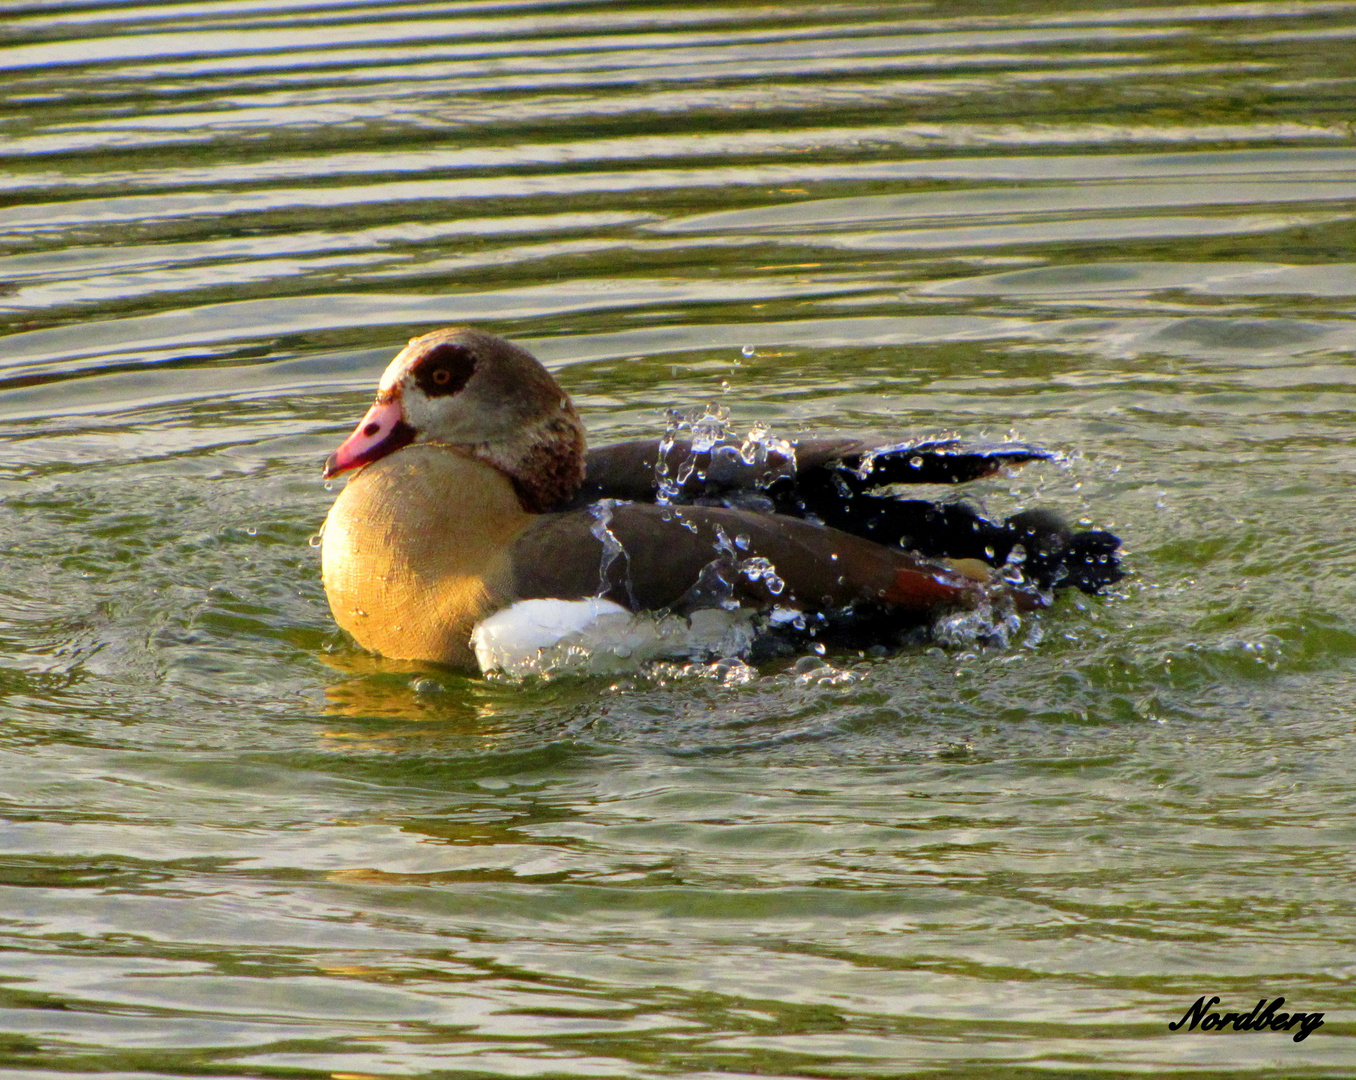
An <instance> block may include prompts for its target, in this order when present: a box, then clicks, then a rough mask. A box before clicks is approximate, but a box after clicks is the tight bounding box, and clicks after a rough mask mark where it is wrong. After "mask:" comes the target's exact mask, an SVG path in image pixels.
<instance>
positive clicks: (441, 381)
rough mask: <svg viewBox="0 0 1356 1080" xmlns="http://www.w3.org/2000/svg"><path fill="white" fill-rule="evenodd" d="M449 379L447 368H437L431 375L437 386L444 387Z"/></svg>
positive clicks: (450, 377) (450, 374) (449, 373)
mask: <svg viewBox="0 0 1356 1080" xmlns="http://www.w3.org/2000/svg"><path fill="white" fill-rule="evenodd" d="M451 379H452V372H450V371H448V370H447V368H438V370H437V371H435V372H434V373H433V381H434V382H436V383H437V384H438V385H439V386H446V385H447V384H448V383H449V382H450V381H451Z"/></svg>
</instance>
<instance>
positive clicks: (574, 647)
mask: <svg viewBox="0 0 1356 1080" xmlns="http://www.w3.org/2000/svg"><path fill="white" fill-rule="evenodd" d="M752 621H753V612H751V611H748V610H735V611H724V610H718V609H711V610H706V611H697V612H694V613H693V614H692V617H691V618H684V617H682V616H681V615H669V616H665V617H664V618H655V617H654V616H652V615H633V614H632V613H631V612H629V611H627V610H626V609H625V608H624V607H622V606H621V605H620V604H616V603H613V602H612V601H611V600H601V599H597V598H593V599H589V600H519V601H518V602H517V603H516V604H514V605H512V606H511V607H507V608H505V609H504V610H503V611H497V612H495V613H494V614H493V615H491V616H490V617H489V618H487V619H484V620H482V621H481V622H480V623H479V624H478V625H477V626H476V628H475V629H474V630H473V631H472V632H471V645H472V647H473V648H474V649H475V651H476V662H477V663H479V664H480V670H481V671H486V672H488V671H502V672H504V674H506V675H512V676H515V677H518V678H521V677H524V676H528V675H550V674H554V673H555V672H558V671H561V670H564V669H569V670H571V671H576V672H579V673H580V674H600V675H601V674H614V673H616V672H619V671H628V670H629V671H634V670H637V669H638V668H639V667H640V666H641V665H642V664H644V663H646V662H648V661H652V660H660V659H686V660H705V659H726V658H730V659H733V658H735V657H739V656H742V655H744V654H746V653H747V652H748V649H749V646H750V645H751V644H752V643H753V626H752Z"/></svg>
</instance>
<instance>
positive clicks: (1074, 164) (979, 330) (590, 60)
mask: <svg viewBox="0 0 1356 1080" xmlns="http://www.w3.org/2000/svg"><path fill="white" fill-rule="evenodd" d="M5 31H6V33H5V37H4V44H3V45H0V80H3V84H4V89H5V99H6V102H7V103H8V106H9V107H8V108H7V109H6V110H4V112H3V115H0V192H3V202H2V203H0V320H2V321H3V323H2V325H0V333H2V334H3V335H4V337H3V348H2V349H0V416H3V419H4V424H3V428H2V429H0V447H2V448H3V458H2V459H0V460H2V461H3V465H0V500H3V507H2V508H0V550H3V551H4V553H5V554H4V556H3V567H4V569H3V573H0V695H3V700H4V704H5V711H4V714H3V717H4V723H3V727H2V728H0V815H2V816H3V818H4V821H5V824H4V826H3V828H0V847H3V852H0V882H3V883H4V885H5V886H6V888H5V889H3V890H0V894H3V895H0V920H3V929H2V930H0V934H2V935H3V945H4V947H3V948H0V986H3V988H4V989H3V995H4V1011H3V1020H2V1021H0V1068H3V1069H5V1070H8V1071H10V1072H14V1073H15V1074H21V1075H36V1074H37V1073H39V1072H40V1071H44V1070H45V1071H52V1070H55V1071H60V1072H64V1073H94V1072H107V1071H117V1072H138V1073H155V1074H157V1075H166V1076H168V1075H188V1074H193V1075H227V1074H229V1075H270V1076H272V1075H279V1076H281V1075H293V1074H296V1075H307V1076H310V1075H317V1076H320V1075H333V1076H344V1075H348V1076H359V1075H373V1076H376V1075H395V1074H400V1075H412V1074H434V1073H439V1074H441V1073H452V1072H467V1073H475V1074H476V1075H500V1074H503V1075H515V1076H521V1075H545V1074H550V1075H564V1074H572V1075H578V1076H612V1075H625V1076H637V1077H641V1076H660V1075H666V1076H667V1075H674V1074H676V1073H681V1074H683V1075H697V1074H699V1073H700V1074H707V1073H711V1074H714V1073H716V1072H721V1073H731V1072H737V1073H743V1074H746V1075H760V1076H762V1075H767V1076H773V1075H776V1076H811V1075H813V1076H821V1075H827V1074H830V1073H832V1074H835V1075H853V1076H857V1075H862V1076H866V1075H877V1074H880V1075H884V1074H886V1073H889V1074H891V1075H894V1074H899V1073H903V1072H914V1071H918V1070H920V1069H924V1068H931V1069H933V1070H935V1071H942V1072H945V1073H946V1074H947V1075H955V1076H969V1075H975V1076H989V1075H992V1074H993V1071H994V1069H995V1067H997V1068H1000V1069H1001V1070H1004V1071H1005V1073H1012V1074H1013V1075H1018V1074H1019V1073H1020V1074H1021V1075H1038V1074H1047V1073H1053V1072H1055V1071H1057V1070H1058V1071H1060V1072H1061V1073H1062V1072H1065V1071H1067V1069H1069V1068H1073V1069H1075V1070H1077V1069H1078V1068H1080V1067H1085V1068H1086V1069H1087V1070H1096V1071H1101V1072H1116V1071H1138V1072H1145V1071H1147V1072H1150V1073H1153V1074H1154V1075H1178V1074H1185V1073H1187V1072H1192V1073H1193V1074H1195V1073H1198V1072H1199V1071H1200V1070H1201V1069H1202V1068H1206V1066H1205V1065H1203V1064H1202V1062H1206V1061H1208V1062H1209V1063H1210V1065H1211V1066H1213V1068H1214V1070H1215V1073H1217V1074H1219V1075H1230V1076H1235V1075H1242V1074H1244V1073H1247V1074H1249V1075H1251V1074H1255V1073H1256V1074H1260V1073H1262V1072H1268V1073H1272V1074H1274V1075H1283V1076H1291V1075H1296V1074H1297V1073H1299V1072H1305V1071H1307V1072H1309V1073H1312V1074H1314V1075H1320V1074H1321V1075H1349V1074H1350V1073H1351V1072H1352V1069H1351V1064H1350V1062H1351V1060H1352V1052H1351V1050H1350V1048H1349V1047H1348V1046H1347V1041H1348V1037H1347V1035H1346V1034H1345V1029H1344V1027H1343V1026H1342V1018H1343V1016H1344V1015H1345V1014H1346V1013H1348V1012H1349V1011H1350V1009H1351V1007H1352V1004H1353V1002H1352V993H1351V990H1350V983H1351V978H1352V975H1353V967H1352V964H1351V962H1350V960H1349V956H1350V954H1351V951H1352V950H1351V944H1352V942H1351V936H1352V935H1351V925H1352V924H1351V917H1350V916H1351V910H1350V901H1349V899H1348V894H1349V893H1350V891H1351V890H1350V887H1349V886H1350V883H1349V877H1350V874H1349V872H1348V870H1347V869H1346V867H1347V864H1348V861H1349V858H1348V856H1349V849H1350V834H1351V829H1352V822H1353V800H1352V796H1351V794H1350V787H1351V785H1350V775H1351V771H1352V761H1351V748H1350V738H1349V736H1348V728H1349V723H1347V720H1346V718H1347V717H1349V716H1350V714H1351V712H1352V710H1353V707H1354V705H1356V703H1353V696H1352V692H1351V680H1350V671H1351V666H1352V663H1353V658H1356V629H1354V628H1353V626H1352V619H1351V612H1352V611H1353V610H1354V609H1356V605H1354V604H1353V601H1354V600H1356V596H1353V591H1352V585H1351V582H1352V581H1353V580H1356V543H1353V540H1352V536H1351V530H1350V529H1349V528H1348V526H1347V522H1348V521H1349V518H1350V509H1349V508H1350V502H1351V498H1350V484H1349V479H1350V476H1351V473H1352V464H1351V455H1350V452H1349V450H1348V447H1349V446H1350V445H1351V444H1352V441H1353V435H1354V434H1356V431H1354V429H1356V422H1354V420H1353V416H1354V413H1353V400H1352V395H1351V387H1352V384H1353V376H1352V372H1353V367H1352V364H1351V356H1352V353H1353V350H1354V349H1356V340H1354V338H1353V319H1352V312H1351V297H1352V295H1353V292H1354V291H1356V275H1353V272H1352V265H1353V264H1352V254H1351V253H1352V251H1353V250H1354V249H1356V226H1354V225H1353V218H1354V216H1356V215H1354V214H1353V210H1352V206H1353V198H1354V196H1356V141H1353V136H1352V130H1351V107H1350V106H1351V86H1352V79H1353V76H1356V70H1353V69H1354V68H1356V59H1354V58H1356V52H1353V51H1352V50H1351V48H1350V43H1351V40H1352V38H1353V37H1356V4H1353V3H1349V2H1345V0H1342V2H1327V0H1323V2H1298V3H1292V2H1286V3H1246V4H1243V3H1238V4H1234V3H1219V4H1208V5H1182V6H1171V5H1169V6H1162V5H1160V6H1153V7H1147V6H1146V7H1139V8H1134V7H1131V8H1124V7H1121V8H1117V9H1115V10H1112V9H1109V8H1108V9H1105V10H1103V9H1086V8H1072V7H1067V6H1065V7H1060V6H1058V5H1051V4H1041V5H1036V6H1035V7H1033V6H1032V5H1026V7H1025V9H1024V10H1021V11H1017V10H1016V9H1003V10H999V9H996V8H994V7H993V6H992V5H973V4H965V3H958V4H949V5H944V6H941V7H929V6H925V5H921V6H907V5H906V6H900V5H874V6H873V5H870V4H867V5H846V4H842V5H835V4H829V5H821V6H818V7H815V8H813V9H809V8H807V7H805V6H804V5H775V4H774V5H761V6H753V7H748V6H730V5H728V4H722V5H716V4H687V5H682V6H677V7H675V6H668V7H661V6H646V5H634V4H632V5H617V4H598V3H594V2H590V0H576V2H561V3H552V4H545V3H541V2H539V0H495V2H484V3H482V2H479V0H477V2H473V3H466V2H458V3H426V4H418V5H415V4H409V3H406V2H403V0H398V2H396V0H393V2H389V3H383V2H380V0H257V2H256V0H211V2H204V3H175V4H171V3H146V4H141V5H130V6H129V5H104V6H98V5H90V4H83V3H82V4H75V3H68V2H66V0H57V2H50V3H43V4H30V5H28V6H27V7H20V8H16V9H14V10H13V11H12V12H11V13H10V15H9V17H8V19H7V21H6V24H5ZM454 322H474V323H478V324H483V325H486V326H487V327H488V328H489V329H492V330H494V331H495V332H498V333H501V334H504V335H507V336H510V337H512V338H514V339H515V340H520V341H522V342H524V343H525V344H526V345H527V346H528V347H529V348H531V349H532V350H533V351H534V352H535V353H536V354H537V355H539V356H541V357H542V358H543V360H544V361H545V362H547V363H548V365H549V366H551V367H552V368H553V369H554V370H556V371H558V373H559V374H560V377H561V379H562V382H563V384H564V385H565V386H566V387H567V389H568V390H569V392H570V393H571V395H572V396H573V397H574V398H575V400H576V401H577V402H579V403H580V405H581V408H582V410H583V412H584V414H585V417H586V421H587V423H588V425H589V429H590V437H591V438H593V439H595V440H598V441H608V440H612V439H617V438H622V437H627V436H633V435H638V434H642V433H649V434H659V433H661V432H662V430H663V417H664V416H665V411H666V410H667V409H670V408H673V407H675V406H682V407H687V406H692V407H698V408H699V407H701V406H702V405H705V404H708V403H710V404H718V405H719V407H721V408H723V409H727V410H728V411H729V413H730V414H731V422H732V424H734V425H736V426H738V427H739V428H740V430H747V429H748V428H749V427H751V426H753V425H754V424H755V423H759V424H764V425H767V426H768V427H770V428H771V429H772V430H774V431H776V432H777V433H779V434H783V435H792V434H797V433H800V432H803V431H808V430H814V431H821V430H853V431H873V432H889V433H896V432H897V433H900V434H908V435H915V436H917V435H929V434H936V433H939V432H943V431H948V430H956V431H959V432H961V433H963V434H965V435H967V436H974V437H982V438H993V437H1001V436H1003V435H1005V434H1007V433H1009V432H1012V433H1014V434H1016V435H1017V436H1018V437H1020V438H1022V439H1024V440H1028V441H1032V442H1036V443H1040V444H1043V445H1047V446H1050V447H1053V448H1055V449H1058V450H1061V451H1066V452H1068V460H1067V461H1065V462H1063V463H1062V464H1053V463H1052V464H1048V465H1039V466H1033V467H1029V468H1027V469H1026V470H1024V471H1023V472H1022V473H1021V474H1020V475H1019V476H1018V477H1015V478H999V479H996V480H992V481H987V482H985V483H982V484H978V485H974V486H973V488H972V489H971V490H967V495H968V496H969V497H971V498H974V499H976V500H977V501H979V502H980V503H981V504H982V506H983V507H984V509H985V510H986V511H987V512H988V513H989V514H990V515H991V516H1003V515H1004V514H1006V513H1008V512H1010V511H1011V510H1012V509H1014V508H1016V507H1018V506H1024V505H1028V504H1031V503H1035V502H1040V503H1041V504H1043V505H1054V506H1059V507H1061V508H1062V509H1063V510H1065V511H1066V512H1067V513H1069V515H1070V516H1071V517H1073V518H1076V519H1077V518H1082V519H1084V520H1086V521H1087V522H1089V523H1090V524H1096V525H1098V526H1103V527H1108V528H1114V529H1115V530H1117V532H1119V533H1120V534H1121V535H1123V536H1124V537H1125V539H1126V541H1127V547H1128V549H1129V557H1128V558H1129V563H1130V565H1131V567H1132V568H1133V570H1134V571H1135V574H1134V576H1132V578H1131V579H1129V580H1127V581H1126V582H1124V583H1123V584H1122V585H1121V586H1120V587H1119V588H1118V590H1117V591H1116V593H1115V594H1114V595H1113V596H1111V597H1110V598H1109V599H1106V600H1090V599H1087V598H1083V597H1068V598H1065V599H1064V600H1063V601H1062V602H1061V603H1060V604H1059V605H1058V606H1057V607H1056V608H1055V609H1054V610H1053V611H1051V612H1049V613H1046V614H1044V615H1042V616H1041V617H1040V619H1039V620H1038V622H1037V624H1036V629H1037V630H1038V633H1033V634H1032V635H1030V636H1029V637H1026V638H1024V639H1023V642H1022V644H1020V645H1016V646H1013V647H1011V648H1009V649H1005V650H1000V651H992V650H991V651H984V650H975V649H971V650H964V649H960V648H955V649H951V650H949V651H947V650H941V649H931V650H922V651H917V652H912V653H904V654H901V655H899V656H895V657H889V658H885V659H878V658H867V657H859V656H856V655H842V656H831V657H828V658H826V662H827V664H828V666H827V667H817V666H815V664H814V662H811V663H810V664H807V665H806V666H804V667H796V666H781V667H777V666H774V667H770V668H767V669H764V670H762V671H760V672H758V675H757V677H756V678H753V679H751V680H748V681H739V680H728V679H724V678H723V677H720V673H719V672H712V671H704V670H692V671H687V672H684V671H681V670H679V669H677V668H666V669H659V670H657V671H656V672H654V673H653V674H652V676H651V677H648V678H642V677H639V676H627V677H625V678H617V679H612V680H606V679H604V680H596V679H595V680H587V679H571V678H563V679H558V680H555V681H551V682H544V683H543V682H536V683H529V684H526V685H514V684H510V683H503V682H494V681H488V680H479V679H470V678H467V677H465V676H463V675H459V674H457V673H454V672H449V671H442V670H435V669H427V670H422V669H413V668H410V667H409V666H408V665H399V664H391V663H389V662H386V661H381V660H378V659H375V658H372V657H366V656H363V655H362V654H360V653H359V652H358V651H357V650H356V649H354V648H353V646H352V645H351V644H349V643H347V642H346V641H345V640H344V639H343V638H342V636H341V635H340V634H339V633H338V632H337V631H336V630H335V629H334V627H333V624H332V622H331V620H330V617H329V613H328V610H327V607H326V604H325V600H324V595H323V591H322V590H321V588H320V584H319V580H318V573H317V568H316V557H315V552H314V551H313V549H311V548H310V547H309V546H308V544H307V539H308V537H310V536H311V535H312V534H313V533H314V532H315V529H316V527H317V525H318V523H319V522H320V521H321V520H322V519H323V517H324V513H325V510H326V508H327V506H328V504H329V503H330V501H331V500H332V499H333V494H332V492H330V491H327V490H326V489H325V488H324V487H323V486H322V485H321V483H320V480H319V476H318V471H319V466H320V462H321V461H322V459H323V457H324V456H325V454H326V453H328V452H329V450H331V449H332V448H333V445H334V444H335V443H336V442H337V441H338V439H340V438H342V436H343V434H344V433H345V432H346V430H347V428H348V426H349V425H350V423H351V420H352V417H353V416H354V415H356V413H357V412H358V411H360V410H361V408H362V407H364V406H365V404H366V402H367V400H368V399H369V398H370V393H371V386H372V385H373V383H374V381H375V378H376V376H377V373H378V372H379V371H380V370H381V369H382V367H384V366H385V363H386V361H387V360H388V359H389V357H390V356H391V355H392V354H393V353H394V352H395V351H396V349H397V348H398V347H399V345H400V344H402V343H403V341H404V339H405V338H407V337H409V336H412V335H413V334H416V333H422V332H424V331H427V330H429V329H432V328H434V327H436V326H438V325H442V324H446V323H454ZM1201 993H1207V994H1216V993H1217V994H1220V995H1221V997H1222V999H1223V1000H1224V1002H1225V1004H1226V1005H1227V1006H1228V1007H1231V1008H1232V1007H1235V1006H1237V1007H1240V1008H1243V1009H1246V1008H1250V1007H1251V1005H1252V1003H1254V1002H1255V1001H1256V1000H1257V999H1258V998H1260V997H1264V996H1265V997H1268V998H1271V997H1274V996H1277V995H1281V994H1284V995H1285V996H1286V998H1287V1002H1288V1006H1293V1007H1294V1008H1297V1009H1306V1010H1327V1014H1328V1017H1327V1019H1328V1022H1327V1024H1326V1025H1325V1026H1324V1027H1323V1028H1322V1029H1320V1030H1319V1031H1317V1032H1316V1033H1315V1034H1314V1035H1313V1036H1312V1037H1311V1038H1309V1039H1307V1040H1305V1041H1304V1042H1303V1043H1301V1044H1294V1043H1292V1042H1291V1041H1289V1040H1288V1039H1287V1038H1285V1037H1284V1036H1283V1035H1280V1034H1277V1035H1275V1036H1273V1035H1270V1034H1241V1033H1240V1034H1237V1035H1228V1036H1217V1035H1203V1034H1193V1035H1183V1034H1171V1033H1169V1032H1168V1031H1167V1028H1166V1025H1167V1023H1168V1021H1170V1020H1176V1019H1178V1018H1179V1017H1180V1016H1181V1015H1182V1012H1183V1011H1184V1010H1185V1009H1186V1007H1187V1006H1189V1005H1190V1003H1191V1002H1192V1001H1194V1000H1195V999H1196V998H1197V997H1198V996H1199V995H1200V994H1201ZM1207 1040H1208V1041H1207ZM999 1063H1001V1064H999ZM1074 1063H1076V1064H1074ZM1215 1073H1212V1075H1214V1074H1215Z"/></svg>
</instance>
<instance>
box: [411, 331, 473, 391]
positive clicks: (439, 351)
mask: <svg viewBox="0 0 1356 1080" xmlns="http://www.w3.org/2000/svg"><path fill="white" fill-rule="evenodd" d="M475 372H476V358H475V354H474V353H472V352H471V350H470V349H468V348H466V346H465V345H451V344H447V345H435V346H433V348H431V349H429V351H428V352H426V353H424V355H423V356H421V357H420V358H419V362H418V363H416V364H415V365H414V372H413V374H414V381H415V382H416V383H417V384H418V386H419V389H420V390H422V391H423V392H424V393H426V394H427V395H428V396H429V397H449V396H450V395H452V394H456V393H459V392H460V391H461V388H462V387H463V386H465V385H466V383H467V381H468V380H469V379H470V378H471V376H472V375H474V374H475Z"/></svg>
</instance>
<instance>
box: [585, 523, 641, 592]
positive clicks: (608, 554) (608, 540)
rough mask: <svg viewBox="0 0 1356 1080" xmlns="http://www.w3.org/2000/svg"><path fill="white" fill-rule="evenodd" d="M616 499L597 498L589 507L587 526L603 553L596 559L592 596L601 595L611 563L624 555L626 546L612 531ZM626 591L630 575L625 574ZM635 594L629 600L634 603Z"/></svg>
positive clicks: (604, 588) (606, 588)
mask: <svg viewBox="0 0 1356 1080" xmlns="http://www.w3.org/2000/svg"><path fill="white" fill-rule="evenodd" d="M616 506H617V500H616V499H599V500H598V501H597V502H596V503H594V504H593V505H592V506H590V507H589V513H591V514H592V515H593V524H591V525H590V526H589V532H591V533H592V534H593V536H594V538H595V539H596V540H597V541H598V543H600V544H602V545H603V553H602V556H601V557H600V559H599V561H598V591H597V592H596V593H594V594H593V595H594V596H602V595H604V594H605V593H606V592H607V590H608V579H607V576H608V573H609V572H610V571H611V570H612V564H613V563H615V562H616V561H617V559H618V558H619V557H622V556H625V555H626V548H624V547H622V542H621V541H620V540H618V539H617V534H616V533H614V532H613V531H612V512H613V511H614V510H615V509H616ZM626 591H627V593H628V594H631V575H630V573H629V572H628V573H627V575H626ZM635 599H636V598H635V596H634V595H631V602H632V603H633V604H634V603H635Z"/></svg>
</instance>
